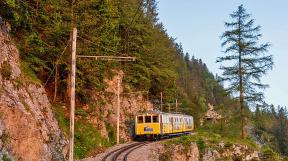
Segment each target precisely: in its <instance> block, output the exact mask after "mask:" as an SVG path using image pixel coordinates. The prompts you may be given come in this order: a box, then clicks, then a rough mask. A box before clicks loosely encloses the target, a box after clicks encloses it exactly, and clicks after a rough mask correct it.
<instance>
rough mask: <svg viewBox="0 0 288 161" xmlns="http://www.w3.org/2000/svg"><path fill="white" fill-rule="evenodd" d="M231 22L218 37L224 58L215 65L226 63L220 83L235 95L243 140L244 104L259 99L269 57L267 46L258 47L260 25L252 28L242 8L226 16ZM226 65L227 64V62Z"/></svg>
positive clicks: (248, 17) (260, 99)
mask: <svg viewBox="0 0 288 161" xmlns="http://www.w3.org/2000/svg"><path fill="white" fill-rule="evenodd" d="M230 17H231V19H232V21H231V22H225V27H226V28H227V31H225V32H224V33H223V35H222V36H221V39H222V40H223V42H222V44H221V45H222V47H224V48H225V50H224V53H225V54H226V55H225V56H224V57H219V58H218V59H217V62H220V63H221V62H225V64H229V65H227V66H222V65H221V67H220V69H222V70H223V78H222V79H221V80H222V81H228V82H230V84H229V87H228V89H227V90H228V91H230V92H231V93H233V94H237V95H239V102H240V109H241V127H242V132H241V136H242V137H243V138H244V137H245V114H244V108H245V104H249V103H253V102H255V101H262V100H263V93H262V92H260V91H259V89H265V88H266V87H268V85H265V84H262V83H261V79H260V78H261V76H263V75H264V74H266V72H267V71H268V70H271V69H272V66H273V60H272V55H266V53H267V52H268V48H269V47H270V44H269V43H264V44H260V43H259V38H261V36H262V35H261V34H260V33H259V32H260V28H261V27H260V26H255V25H254V21H255V20H254V19H251V18H250V17H251V15H250V14H248V13H247V12H246V10H245V9H244V7H243V5H240V6H239V7H238V10H237V11H235V12H233V13H232V14H230ZM227 62H228V63H227Z"/></svg>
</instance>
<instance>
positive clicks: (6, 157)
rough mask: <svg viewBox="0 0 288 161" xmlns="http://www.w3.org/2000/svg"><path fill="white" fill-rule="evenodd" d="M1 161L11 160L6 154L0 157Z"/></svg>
mask: <svg viewBox="0 0 288 161" xmlns="http://www.w3.org/2000/svg"><path fill="white" fill-rule="evenodd" d="M2 160H3V161H11V159H10V158H9V156H8V155H7V154H4V155H3V157H2Z"/></svg>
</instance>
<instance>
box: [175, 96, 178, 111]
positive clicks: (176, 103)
mask: <svg viewBox="0 0 288 161" xmlns="http://www.w3.org/2000/svg"><path fill="white" fill-rule="evenodd" d="M175 105H176V112H178V100H177V99H176V102H175Z"/></svg>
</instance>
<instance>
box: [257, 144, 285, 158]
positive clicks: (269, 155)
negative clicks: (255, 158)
mask: <svg viewBox="0 0 288 161" xmlns="http://www.w3.org/2000/svg"><path fill="white" fill-rule="evenodd" d="M261 151H262V153H263V160H264V161H271V160H273V161H281V160H282V159H281V157H280V156H279V154H277V153H275V152H274V151H273V150H272V149H271V148H270V147H268V146H263V147H262V148H261Z"/></svg>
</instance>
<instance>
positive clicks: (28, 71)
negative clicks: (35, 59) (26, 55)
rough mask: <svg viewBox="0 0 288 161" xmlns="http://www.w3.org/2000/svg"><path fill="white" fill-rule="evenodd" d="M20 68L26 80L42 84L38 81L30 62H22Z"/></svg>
mask: <svg viewBox="0 0 288 161" xmlns="http://www.w3.org/2000/svg"><path fill="white" fill-rule="evenodd" d="M20 68H21V71H22V72H23V73H24V76H25V78H26V79H27V80H28V81H31V82H33V83H35V84H41V80H40V79H38V77H37V75H36V73H35V72H34V71H33V70H32V68H31V67H30V64H29V63H28V62H26V61H23V60H22V61H21V62H20Z"/></svg>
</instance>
